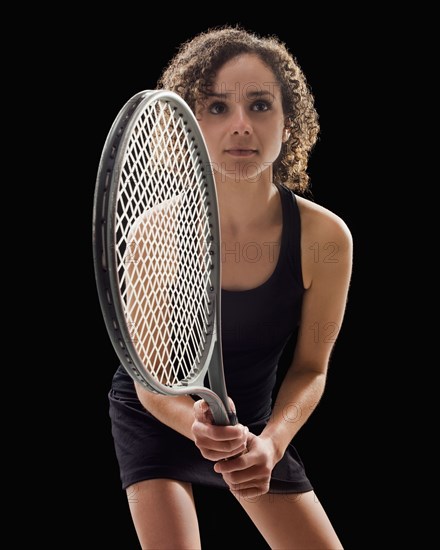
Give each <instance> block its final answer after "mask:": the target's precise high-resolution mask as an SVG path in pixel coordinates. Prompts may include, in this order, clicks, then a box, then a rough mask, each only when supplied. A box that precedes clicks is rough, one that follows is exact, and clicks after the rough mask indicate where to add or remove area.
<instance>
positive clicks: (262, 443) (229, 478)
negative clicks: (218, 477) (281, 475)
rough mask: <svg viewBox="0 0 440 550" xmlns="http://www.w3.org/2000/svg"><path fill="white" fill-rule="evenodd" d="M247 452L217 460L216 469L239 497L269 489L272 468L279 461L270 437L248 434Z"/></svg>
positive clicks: (251, 496) (261, 492)
mask: <svg viewBox="0 0 440 550" xmlns="http://www.w3.org/2000/svg"><path fill="white" fill-rule="evenodd" d="M246 446H247V452H246V453H245V454H243V455H241V456H239V457H237V458H234V459H231V460H227V461H221V462H217V463H216V464H215V466H214V470H215V471H216V472H218V473H219V474H222V476H223V479H224V480H225V482H226V483H227V484H228V486H229V489H230V490H231V491H232V492H233V493H235V495H236V496H237V497H241V496H243V497H245V498H246V497H247V498H255V497H258V496H260V495H264V494H266V493H267V492H268V491H269V484H270V478H271V474H272V470H273V468H274V466H275V464H276V463H277V459H276V453H275V449H274V447H273V444H272V442H271V440H270V439H264V438H262V437H261V436H256V435H254V434H253V433H249V434H248V438H247V444H246Z"/></svg>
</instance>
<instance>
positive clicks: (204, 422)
mask: <svg viewBox="0 0 440 550" xmlns="http://www.w3.org/2000/svg"><path fill="white" fill-rule="evenodd" d="M229 401H230V403H231V408H232V410H235V407H234V404H233V402H232V400H231V399H229ZM191 431H192V434H193V437H194V442H195V444H196V446H197V447H198V449H199V450H200V452H201V453H202V456H203V457H204V458H207V459H208V460H212V461H213V462H217V461H219V460H225V459H227V458H231V457H233V456H236V455H239V454H241V453H242V452H244V451H245V450H246V443H247V438H248V434H249V429H248V428H247V426H243V424H235V426H216V425H215V424H214V423H213V418H212V414H211V411H210V409H209V406H208V404H207V403H206V401H204V400H203V399H200V400H199V401H196V402H195V403H194V422H193V424H192V426H191Z"/></svg>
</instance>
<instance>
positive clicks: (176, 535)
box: [128, 54, 352, 550]
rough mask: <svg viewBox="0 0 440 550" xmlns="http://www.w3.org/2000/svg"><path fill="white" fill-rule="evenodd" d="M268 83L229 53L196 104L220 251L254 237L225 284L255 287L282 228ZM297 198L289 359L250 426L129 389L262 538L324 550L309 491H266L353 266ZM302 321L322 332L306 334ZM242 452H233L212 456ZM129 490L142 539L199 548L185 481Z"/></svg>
mask: <svg viewBox="0 0 440 550" xmlns="http://www.w3.org/2000/svg"><path fill="white" fill-rule="evenodd" d="M274 83H275V77H274V74H273V73H272V71H271V70H270V68H268V67H267V66H266V65H265V64H264V63H262V61H261V60H260V59H259V58H258V57H257V56H255V55H250V54H245V55H240V56H238V57H236V58H234V59H232V60H230V61H228V62H227V63H226V64H225V65H223V67H222V68H221V69H220V70H219V71H218V73H217V75H216V79H215V82H214V85H213V88H212V90H211V92H212V94H213V95H211V96H210V97H208V98H207V101H206V102H204V103H203V104H199V105H198V106H197V109H196V116H197V118H198V120H199V124H200V126H201V129H202V131H203V134H204V137H205V139H206V142H207V145H208V149H209V152H210V156H211V159H212V162H213V167H214V170H215V176H216V184H217V192H218V198H219V206H220V212H221V230H222V243H223V244H225V245H226V249H227V250H230V249H233V247H234V246H235V244H236V243H238V244H239V246H244V245H245V244H246V243H249V242H253V243H255V242H257V243H260V244H261V246H260V250H261V252H262V255H261V258H260V259H259V261H258V262H246V261H240V262H237V261H236V257H235V256H234V255H232V254H225V255H224V259H223V263H222V286H223V288H226V289H230V290H244V289H249V288H253V287H256V286H259V285H261V284H262V283H264V282H265V281H266V280H267V279H268V278H269V277H270V275H271V273H272V272H273V270H274V267H275V265H276V260H277V258H278V250H279V246H274V247H273V248H272V249H271V250H270V249H269V248H268V247H264V246H263V243H265V242H266V243H267V242H271V243H278V244H279V242H280V238H281V231H282V210H281V200H280V196H279V193H278V190H277V189H276V187H275V185H274V184H273V181H272V171H271V164H272V163H273V162H274V160H275V159H276V158H277V156H278V154H279V152H280V149H281V146H282V143H283V141H284V140H285V139H287V135H286V131H285V129H284V121H285V119H284V113H283V109H282V104H281V96H280V91H279V89H278V87H277V86H276V85H275V84H274ZM237 90H238V91H240V92H238V91H237ZM230 91H233V93H231V92H230ZM297 201H298V206H299V209H300V214H301V250H302V252H301V254H302V270H303V280H304V286H305V294H304V299H303V306H302V316H301V326H300V330H299V335H298V342H297V346H296V350H295V354H294V357H293V360H292V363H291V366H290V368H289V370H288V372H287V374H286V377H285V380H284V382H283V384H282V386H281V389H280V391H279V394H278V397H277V400H276V403H275V404H274V410H273V413H272V417H271V419H270V421H269V422H268V424H267V426H266V428H265V429H264V430H263V432H262V433H261V435H260V436H256V435H254V434H252V433H250V432H249V430H248V429H247V428H246V427H245V426H243V425H241V424H237V425H236V426H214V425H213V424H212V423H211V418H210V415H209V411H208V407H207V405H206V404H205V403H204V402H203V401H202V400H200V401H198V402H196V403H195V404H194V401H193V400H192V399H191V398H190V397H186V396H185V397H177V398H176V397H173V398H169V397H166V396H161V395H154V394H151V393H148V392H146V391H145V390H143V389H142V388H141V387H137V392H138V396H139V399H140V400H141V402H142V403H143V404H144V406H145V407H146V408H147V409H148V410H149V411H150V412H151V413H152V414H153V415H154V416H156V417H157V418H158V419H159V420H160V421H162V422H163V423H165V424H166V425H168V426H170V427H172V428H173V429H175V430H177V431H178V432H180V433H182V434H184V435H185V436H186V437H188V438H190V439H192V440H193V441H194V443H195V445H196V446H197V447H198V448H199V450H200V452H201V453H202V455H203V456H204V457H205V458H207V459H208V460H212V461H213V468H214V469H215V471H217V472H219V473H221V474H222V476H223V478H224V480H225V481H226V483H227V484H228V486H229V488H230V490H231V492H232V493H233V494H234V496H235V497H236V498H237V499H238V501H239V502H240V504H241V505H242V506H243V508H244V509H245V510H246V512H247V513H248V515H249V516H250V517H251V518H252V520H253V521H254V523H255V524H256V526H257V527H258V529H259V530H260V532H261V533H262V535H263V536H264V537H265V539H266V540H267V542H268V544H269V545H270V546H271V547H272V548H277V549H278V548H289V549H291V550H293V549H300V548H301V549H305V548H309V549H312V548H313V549H332V550H334V549H339V548H342V544H341V542H340V541H339V539H338V537H337V535H336V533H335V531H334V529H333V527H332V525H331V523H330V521H329V518H328V517H327V515H326V513H325V511H324V509H323V508H322V506H321V505H320V503H319V501H318V499H317V497H316V495H315V494H314V492H313V491H310V492H307V493H302V494H299V495H298V494H297V495H275V494H269V493H268V489H269V481H270V475H271V472H272V470H273V468H274V466H275V465H276V463H277V462H278V461H279V460H280V459H281V458H282V456H283V454H284V452H285V450H286V448H287V446H288V444H289V443H290V442H291V440H292V438H294V436H295V435H296V433H297V432H298V431H299V430H300V429H301V427H302V426H303V425H304V424H305V422H306V421H307V419H308V418H309V417H310V415H311V414H312V412H313V410H314V409H315V407H316V405H317V403H318V402H319V400H320V398H321V396H322V394H323V392H324V387H325V381H326V376H327V369H328V363H329V359H330V354H331V351H332V348H333V346H334V342H335V339H336V337H337V333H338V330H339V328H340V327H341V324H342V320H343V316H344V311H345V305H346V300H347V294H348V288H349V282H350V276H351V266H352V238H351V234H350V231H349V230H348V228H347V226H346V225H345V223H344V222H343V221H342V220H341V219H340V218H339V217H338V216H336V215H335V214H333V213H332V212H330V211H328V210H327V209H325V208H323V207H321V206H319V205H317V204H315V203H312V202H311V201H308V200H307V199H304V198H301V197H297ZM316 243H318V245H319V246H321V247H324V246H326V245H327V244H328V243H334V244H333V245H332V246H334V247H335V248H334V250H336V251H337V252H336V254H335V257H334V259H335V260H336V261H334V262H325V261H319V260H318V261H317V260H316V255H315V254H314V252H313V250H315V249H314V247H316ZM311 327H319V328H320V329H321V330H320V332H319V333H316V331H314V330H311ZM317 334H318V336H317ZM244 450H246V452H245V453H244V454H242V455H241V456H239V457H238V458H234V459H231V460H228V461H225V460H223V459H224V458H230V457H233V456H235V455H237V454H238V453H241V452H242V451H244ZM133 491H135V492H136V499H130V509H131V513H132V517H133V521H134V524H135V527H136V530H137V533H138V536H139V540H140V541H141V544H142V548H200V540H199V535H198V524H197V517H196V514H195V508H194V503H193V499H192V492H191V487H190V485H188V484H185V483H180V482H177V481H172V480H165V479H159V480H147V481H143V482H141V483H138V484H136V485H135V486H132V487H130V488H129V489H128V493H129V494H133ZM290 497H292V498H290ZM153 503H154V506H153ZM170 510H172V511H173V512H172V513H174V517H173V521H172V522H170V521H169V518H170ZM170 523H172V524H173V527H172V528H170Z"/></svg>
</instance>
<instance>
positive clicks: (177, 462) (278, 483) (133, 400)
mask: <svg viewBox="0 0 440 550" xmlns="http://www.w3.org/2000/svg"><path fill="white" fill-rule="evenodd" d="M109 402H110V409H109V412H110V418H111V426H112V435H113V440H114V445H115V451H116V457H117V460H118V463H119V470H120V478H121V483H122V488H123V489H126V488H127V487H129V486H130V485H132V484H133V483H137V482H140V481H144V480H146V479H155V478H168V479H175V480H179V481H185V482H189V483H194V484H199V485H204V486H209V487H217V488H224V489H228V485H227V484H226V483H225V482H224V481H223V478H222V476H221V475H220V474H218V473H216V472H215V471H214V464H215V462H213V461H211V460H207V459H205V458H203V456H202V455H201V454H200V451H199V449H198V448H197V447H196V445H195V444H194V442H193V441H191V440H190V439H188V438H186V437H184V436H183V435H181V434H179V433H178V432H176V431H175V430H173V429H171V428H169V427H168V426H166V425H165V424H163V423H162V422H160V421H159V420H157V419H156V418H155V417H154V416H153V415H151V414H150V413H149V412H148V411H146V410H145V408H144V407H143V405H142V404H141V402H140V401H139V399H138V397H137V394H136V390H135V388H134V382H133V380H132V379H131V377H130V376H129V375H128V374H127V373H126V372H125V370H124V369H123V368H122V367H120V368H119V369H118V370H117V371H116V374H115V376H114V377H113V382H112V387H111V389H110V392H109ZM267 421H268V418H265V419H262V420H261V421H259V422H254V423H252V424H248V428H249V430H250V431H251V432H252V433H253V434H255V435H259V434H260V433H261V432H262V431H263V429H264V426H265V425H266V423H267ZM312 489H313V487H312V485H311V483H310V481H309V480H308V478H307V476H306V473H305V469H304V465H303V463H302V461H301V458H300V456H299V455H298V453H297V451H296V449H295V447H294V446H293V445H289V446H288V448H287V450H286V452H285V454H284V456H283V458H282V459H281V460H280V461H279V462H278V463H277V464H276V466H275V468H274V469H273V471H272V479H271V483H270V490H269V492H270V493H303V492H306V491H311V490H312Z"/></svg>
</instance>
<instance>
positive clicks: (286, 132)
mask: <svg viewBox="0 0 440 550" xmlns="http://www.w3.org/2000/svg"><path fill="white" fill-rule="evenodd" d="M289 138H290V129H289V128H283V137H282V140H283V143H286V141H287V140H288V139H289Z"/></svg>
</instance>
